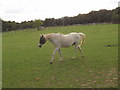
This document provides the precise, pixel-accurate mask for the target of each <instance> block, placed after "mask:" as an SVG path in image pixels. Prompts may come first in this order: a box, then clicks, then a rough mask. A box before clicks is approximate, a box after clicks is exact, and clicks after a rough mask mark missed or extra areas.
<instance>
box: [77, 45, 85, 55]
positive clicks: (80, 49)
mask: <svg viewBox="0 0 120 90" xmlns="http://www.w3.org/2000/svg"><path fill="white" fill-rule="evenodd" d="M78 49H79V51H80V52H81V54H82V57H84V54H83V51H82V48H81V47H80V46H78Z"/></svg>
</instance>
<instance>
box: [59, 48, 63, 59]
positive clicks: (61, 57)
mask: <svg viewBox="0 0 120 90" xmlns="http://www.w3.org/2000/svg"><path fill="white" fill-rule="evenodd" d="M58 52H59V54H60V61H62V60H63V56H62V52H61V50H60V49H59V50H58Z"/></svg>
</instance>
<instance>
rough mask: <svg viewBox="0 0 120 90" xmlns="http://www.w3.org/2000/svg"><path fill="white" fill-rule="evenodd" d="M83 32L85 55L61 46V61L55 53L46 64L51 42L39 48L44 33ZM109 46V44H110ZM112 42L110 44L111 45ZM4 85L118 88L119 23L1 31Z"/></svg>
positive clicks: (20, 86) (12, 86)
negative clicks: (75, 54) (41, 35)
mask: <svg viewBox="0 0 120 90" xmlns="http://www.w3.org/2000/svg"><path fill="white" fill-rule="evenodd" d="M53 32H61V33H64V34H67V33H69V32H83V33H85V34H86V39H85V43H84V45H83V47H82V49H83V51H84V54H85V57H84V58H82V57H81V55H80V53H79V52H78V54H77V57H76V58H75V60H72V55H73V54H74V52H73V51H74V48H73V47H72V46H71V47H69V48H63V49H62V53H63V56H64V61H63V62H60V61H59V54H58V53H57V54H56V56H55V60H54V62H53V64H52V65H51V64H49V62H50V59H51V55H52V52H53V50H54V47H53V45H52V44H51V43H50V42H47V43H46V44H45V45H44V46H43V47H42V48H39V47H38V42H39V35H40V34H45V33H53ZM109 45H111V46H109ZM112 45H113V46H112ZM2 54H3V55H2V57H3V61H2V62H3V65H2V66H3V88H26V87H27V88H84V87H87V88H110V87H118V74H117V72H118V71H117V70H118V25H117V24H105V25H103V24H101V25H83V26H82V25H81V26H64V27H48V28H46V29H44V30H41V31H37V30H35V29H30V30H19V31H13V32H5V33H3V52H2Z"/></svg>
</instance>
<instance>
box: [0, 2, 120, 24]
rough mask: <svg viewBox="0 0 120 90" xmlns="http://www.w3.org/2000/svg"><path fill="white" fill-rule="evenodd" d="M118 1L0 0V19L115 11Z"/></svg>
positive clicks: (14, 19) (37, 17)
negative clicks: (103, 10) (105, 10)
mask: <svg viewBox="0 0 120 90" xmlns="http://www.w3.org/2000/svg"><path fill="white" fill-rule="evenodd" d="M119 1H120V0H0V18H2V19H3V20H6V21H8V20H11V21H16V22H21V21H25V20H26V21H28V20H34V19H41V20H44V19H45V18H61V17H64V16H76V15H78V14H80V13H81V14H86V13H89V12H90V11H92V10H100V9H107V10H111V9H115V8H116V7H118V2H119Z"/></svg>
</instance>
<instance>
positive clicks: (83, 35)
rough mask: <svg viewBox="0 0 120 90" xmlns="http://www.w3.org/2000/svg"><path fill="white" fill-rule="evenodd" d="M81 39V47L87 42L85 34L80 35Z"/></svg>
mask: <svg viewBox="0 0 120 90" xmlns="http://www.w3.org/2000/svg"><path fill="white" fill-rule="evenodd" d="M78 34H79V35H80V37H81V40H80V45H79V46H80V47H81V46H82V45H83V42H84V41H85V34H84V33H78Z"/></svg>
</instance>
